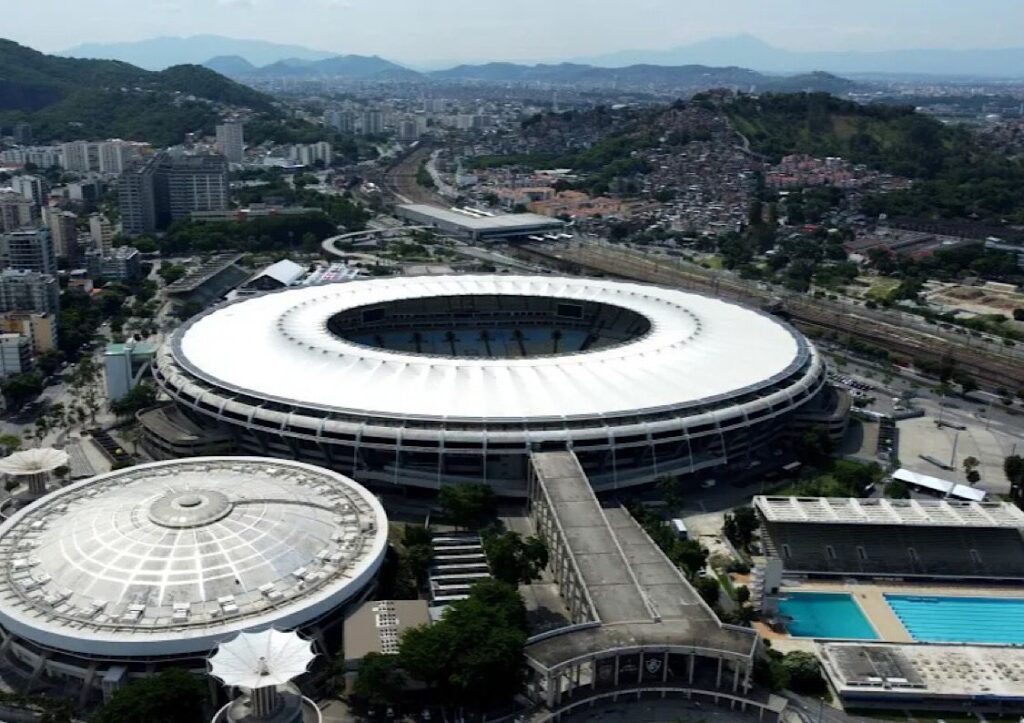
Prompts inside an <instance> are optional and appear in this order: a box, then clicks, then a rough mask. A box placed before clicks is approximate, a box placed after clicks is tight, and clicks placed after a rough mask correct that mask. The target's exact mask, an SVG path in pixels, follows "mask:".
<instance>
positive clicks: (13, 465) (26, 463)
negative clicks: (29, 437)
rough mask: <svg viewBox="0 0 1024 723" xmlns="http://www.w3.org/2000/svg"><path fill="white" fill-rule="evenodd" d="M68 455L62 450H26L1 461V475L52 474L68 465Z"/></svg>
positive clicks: (45, 448)
mask: <svg viewBox="0 0 1024 723" xmlns="http://www.w3.org/2000/svg"><path fill="white" fill-rule="evenodd" d="M67 463H68V453H67V452H65V451H64V450H62V449H53V448H52V447H41V448H39V449H25V450H22V451H21V452H15V453H14V454H11V455H8V456H6V457H4V458H3V459H0V473H3V474H7V475H11V476H14V477H24V476H26V475H34V474H39V473H40V472H52V471H53V470H55V469H57V468H58V467H62V466H65V465H67Z"/></svg>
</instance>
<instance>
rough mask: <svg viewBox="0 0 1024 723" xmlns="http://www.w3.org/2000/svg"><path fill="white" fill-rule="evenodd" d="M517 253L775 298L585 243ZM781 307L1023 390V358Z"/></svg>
mask: <svg viewBox="0 0 1024 723" xmlns="http://www.w3.org/2000/svg"><path fill="white" fill-rule="evenodd" d="M520 252H521V253H525V254H527V255H531V256H534V257H537V258H541V259H543V260H545V261H546V262H548V263H549V264H552V263H553V264H554V265H556V266H559V267H561V268H564V269H566V270H570V271H584V272H586V271H590V272H599V273H601V274H605V275H609V276H618V277H620V278H626V279H632V280H635V281H644V282H648V283H655V284H664V285H667V286H677V287H682V288H687V289H691V290H694V291H699V292H701V293H710V294H713V295H715V296H719V297H722V298H726V299H732V300H736V301H741V302H743V303H746V304H754V305H758V306H766V305H770V304H774V303H776V302H777V301H778V300H777V299H776V298H775V297H774V295H773V293H772V292H771V291H767V290H761V289H758V288H756V287H752V286H748V285H745V284H741V283H738V282H736V281H735V280H733V279H730V278H726V277H722V276H721V275H714V274H710V273H702V271H699V270H696V269H693V268H688V267H686V266H683V265H681V264H675V263H671V262H669V263H661V262H658V261H656V260H652V259H649V258H646V257H642V256H639V255H637V254H634V253H629V252H622V251H616V250H611V249H604V248H600V249H597V248H594V247H590V246H572V247H557V248H552V247H549V246H541V245H529V246H524V247H521V248H520ZM783 309H784V310H785V311H786V312H787V313H788V314H789V316H790V317H791V318H792V319H793V321H794V323H796V324H797V325H798V326H802V327H806V328H810V329H820V330H823V331H838V332H840V333H842V334H847V335H849V336H851V337H853V338H855V339H858V340H860V341H863V342H865V343H868V344H872V345H874V346H877V347H880V348H882V349H885V350H886V351H888V352H889V353H890V354H892V355H894V356H896V357H902V358H906V359H907V361H910V360H913V359H923V360H927V361H931V362H942V361H944V360H947V359H948V360H952V361H953V362H955V364H956V366H957V367H958V368H959V369H961V370H963V371H965V372H967V373H968V374H970V375H971V376H972V377H974V378H975V379H976V380H977V381H978V383H979V384H981V385H982V386H986V387H990V388H1000V387H1006V388H1008V389H1010V390H1016V389H1021V388H1024V360H1021V359H1019V358H1014V357H1013V356H1011V355H1009V354H1004V353H999V352H998V351H995V350H992V349H981V348H979V347H976V346H971V345H970V344H965V343H964V342H963V341H961V340H958V339H954V338H950V335H945V334H940V333H932V332H929V331H926V330H923V329H918V328H913V327H909V326H905V325H902V324H898V323H895V322H894V321H892V320H891V319H886V318H883V315H882V314H878V315H868V314H865V313H864V311H865V310H859V309H857V308H847V307H841V306H838V305H836V304H834V303H829V302H827V301H825V300H822V299H811V298H808V297H805V296H796V295H794V296H792V297H789V298H787V299H785V300H784V301H783Z"/></svg>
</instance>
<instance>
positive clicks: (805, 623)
mask: <svg viewBox="0 0 1024 723" xmlns="http://www.w3.org/2000/svg"><path fill="white" fill-rule="evenodd" d="M779 611H780V612H781V613H782V614H783V615H785V616H786V617H788V618H791V621H790V622H789V623H787V625H786V629H787V630H789V634H790V635H793V636H795V637H799V638H848V639H854V640H878V633H876V632H875V629H874V628H873V627H871V623H869V622H868V619H867V618H866V617H864V613H863V612H862V611H861V609H860V605H858V604H857V601H856V600H854V599H853V597H852V596H851V595H849V594H847V593H831V592H791V593H786V597H785V598H784V599H782V600H780V601H779Z"/></svg>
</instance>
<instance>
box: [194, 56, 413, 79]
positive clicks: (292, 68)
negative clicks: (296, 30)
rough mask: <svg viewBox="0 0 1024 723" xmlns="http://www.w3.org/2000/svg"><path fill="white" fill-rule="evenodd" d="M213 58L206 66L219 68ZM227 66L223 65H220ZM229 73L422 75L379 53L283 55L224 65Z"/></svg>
mask: <svg viewBox="0 0 1024 723" xmlns="http://www.w3.org/2000/svg"><path fill="white" fill-rule="evenodd" d="M217 60H220V59H217V58H214V59H213V60H209V61H207V62H206V63H205V65H206V66H207V67H216V66H215V65H214V62H215V61H217ZM220 66H221V67H224V64H223V63H221V64H220ZM224 72H225V73H226V74H228V75H231V76H233V77H236V78H245V79H270V78H299V79H301V78H308V79H314V78H348V79H351V80H381V81H383V80H416V79H419V78H421V76H420V74H419V73H417V72H416V71H414V70H409V69H408V68H405V67H403V66H401V65H398V64H397V63H392V62H391V61H390V60H385V59H384V58H380V57H377V56H376V55H335V56H332V57H330V58H324V59H322V60H306V59H303V58H283V59H281V60H279V61H277V62H275V63H271V64H269V65H265V66H263V67H260V68H255V67H251V66H250V67H249V69H248V70H243V71H241V72H231V71H229V70H228V69H226V68H225V71H224Z"/></svg>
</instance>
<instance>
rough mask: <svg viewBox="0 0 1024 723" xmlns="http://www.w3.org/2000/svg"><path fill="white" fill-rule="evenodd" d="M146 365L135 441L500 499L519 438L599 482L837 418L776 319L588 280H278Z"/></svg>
mask: <svg viewBox="0 0 1024 723" xmlns="http://www.w3.org/2000/svg"><path fill="white" fill-rule="evenodd" d="M153 371H154V376H155V378H156V380H157V382H158V384H159V385H160V387H161V388H162V389H163V391H164V392H165V393H166V394H167V395H168V396H169V397H170V398H171V399H172V400H173V407H169V408H164V409H159V410H155V411H153V412H151V413H148V414H143V415H142V417H141V421H142V423H143V427H144V430H145V443H146V445H147V447H148V448H149V451H150V452H151V453H153V454H155V455H160V456H163V457H176V456H188V455H191V454H196V453H197V452H203V451H204V450H205V449H206V446H205V445H213V448H214V449H216V450H217V451H218V452H220V451H224V450H226V449H232V450H233V451H235V452H238V453H243V454H258V455H264V456H272V457H282V458H293V459H299V460H303V461H306V462H310V463H314V464H318V465H322V466H325V467H329V468H332V469H335V470H338V471H340V472H343V473H345V474H348V475H350V476H352V477H353V478H355V479H358V480H359V481H360V482H363V483H367V484H374V485H401V486H406V487H409V488H421V489H437V488H439V487H440V486H441V484H442V483H444V484H452V483H459V482H463V481H466V482H478V481H485V482H487V483H489V484H491V485H492V486H493V487H494V488H495V489H496V491H498V492H499V493H501V494H505V495H519V496H522V495H525V493H526V483H525V480H526V478H527V459H528V456H529V454H530V453H531V452H534V451H550V450H556V451H557V450H565V449H571V450H573V451H574V452H575V453H576V455H577V457H578V458H579V460H580V462H581V464H582V465H583V468H584V470H585V472H586V474H587V475H588V477H589V478H590V480H591V482H592V484H593V485H594V487H595V489H598V490H610V489H617V488H622V487H628V486H633V485H639V484H646V483H649V482H651V481H652V480H654V479H657V478H658V477H661V476H664V475H684V476H686V475H689V476H692V477H699V476H702V475H703V476H713V475H715V474H716V473H718V472H721V471H725V470H726V469H729V470H745V469H753V468H757V467H760V465H761V464H762V463H764V462H771V461H772V460H773V459H777V457H775V456H773V451H774V450H775V448H776V447H777V442H778V440H779V439H780V437H782V436H783V435H786V434H788V433H790V432H791V431H792V430H793V429H794V428H795V427H797V428H798V427H799V426H800V425H801V424H821V423H826V424H831V425H832V426H833V427H834V429H836V430H838V431H839V432H841V431H842V428H843V427H844V425H845V419H846V418H845V412H843V411H840V412H836V411H835V409H836V408H837V405H836V403H835V392H833V391H832V390H831V388H830V387H829V386H828V385H827V383H826V375H825V365H824V362H823V360H822V358H821V356H820V355H819V354H818V352H817V351H816V349H815V348H814V346H813V345H812V344H811V343H810V342H808V341H807V340H806V339H805V338H804V337H803V336H802V335H801V334H800V333H799V332H797V331H796V330H795V329H793V328H791V327H789V326H788V325H786V324H785V323H783V322H781V321H780V320H778V319H777V318H775V317H772V316H770V315H768V314H765V313H761V312H759V311H755V310H752V309H749V308H746V307H742V306H738V305H735V304H731V303H727V302H724V301H721V300H718V299H714V298H709V297H705V296H700V295H697V294H692V293H686V292H683V291H680V290H677V289H668V288H661V287H656V286H647V285H641V284H635V283H622V282H616V281H609V280H604V279H588V278H568V277H557V276H504V275H488V276H469V275H467V276H444V277H415V278H388V279H379V280H372V281H356V282H351V283H346V284H333V285H327V286H317V287H308V288H301V289H288V290H284V291H281V292H275V293H269V294H265V295H262V296H258V297H255V298H248V299H245V300H241V301H238V302H235V303H230V304H227V305H223V306H221V307H218V308H216V309H214V310H211V311H209V312H207V313H205V314H203V315H200V316H198V317H196V318H194V319H193V320H191V321H190V322H189V323H188V324H186V325H185V326H183V327H182V328H181V329H179V330H178V331H177V332H176V333H175V335H174V336H173V337H172V338H171V340H170V341H169V343H167V344H166V345H165V346H164V347H163V348H162V349H161V351H160V352H159V353H158V355H157V358H156V359H155V361H154V365H153ZM840 408H841V405H840ZM760 468H761V469H764V467H760Z"/></svg>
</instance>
